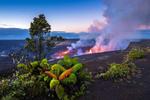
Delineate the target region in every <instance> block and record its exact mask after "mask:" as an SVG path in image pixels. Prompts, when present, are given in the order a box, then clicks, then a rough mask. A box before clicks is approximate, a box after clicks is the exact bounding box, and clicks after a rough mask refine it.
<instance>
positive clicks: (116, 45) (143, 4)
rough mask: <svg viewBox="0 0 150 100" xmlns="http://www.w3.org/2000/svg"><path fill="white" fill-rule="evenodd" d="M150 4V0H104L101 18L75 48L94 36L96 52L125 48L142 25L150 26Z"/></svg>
mask: <svg viewBox="0 0 150 100" xmlns="http://www.w3.org/2000/svg"><path fill="white" fill-rule="evenodd" d="M149 4H150V0H103V5H104V7H105V8H106V9H105V10H104V12H103V15H102V16H101V18H100V20H96V21H94V22H93V24H92V25H91V26H90V27H89V29H88V31H89V32H88V34H86V35H87V37H86V38H85V36H83V37H84V38H83V37H81V38H80V41H78V42H77V43H76V44H73V48H76V47H80V46H82V45H84V46H85V43H86V42H85V40H86V39H88V37H92V38H94V39H95V45H94V46H93V48H92V49H91V50H93V52H95V53H96V52H103V51H112V50H118V49H125V48H126V47H127V46H128V44H129V41H127V40H128V39H131V38H132V37H134V36H135V34H136V31H137V30H138V29H139V28H140V27H141V26H145V27H149V26H150V6H149ZM94 33H96V34H94ZM83 40H84V41H83Z"/></svg>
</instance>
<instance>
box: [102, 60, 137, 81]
mask: <svg viewBox="0 0 150 100" xmlns="http://www.w3.org/2000/svg"><path fill="white" fill-rule="evenodd" d="M135 67H136V66H135V64H134V63H122V64H116V63H113V64H111V65H110V67H109V69H108V70H107V71H106V72H105V73H101V74H100V76H101V77H103V78H104V79H110V78H111V79H116V78H123V77H126V76H127V75H129V74H130V73H132V72H133V71H134V70H135Z"/></svg>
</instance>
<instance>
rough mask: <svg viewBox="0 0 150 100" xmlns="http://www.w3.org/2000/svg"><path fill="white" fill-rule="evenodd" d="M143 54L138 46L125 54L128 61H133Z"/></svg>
mask: <svg viewBox="0 0 150 100" xmlns="http://www.w3.org/2000/svg"><path fill="white" fill-rule="evenodd" d="M144 55H145V53H144V50H142V49H140V48H133V49H132V50H131V51H130V52H129V54H128V55H127V59H128V61H133V60H136V59H139V58H143V57H144Z"/></svg>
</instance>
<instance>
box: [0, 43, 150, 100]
mask: <svg viewBox="0 0 150 100" xmlns="http://www.w3.org/2000/svg"><path fill="white" fill-rule="evenodd" d="M75 41H77V40H65V41H64V42H61V43H59V44H58V45H57V46H56V47H54V48H53V49H52V52H51V53H52V54H55V53H57V52H59V51H65V50H66V47H67V46H69V45H70V44H71V43H73V42H75ZM135 47H138V48H143V49H147V51H148V52H147V53H146V55H145V57H144V58H143V59H138V60H136V61H135V62H134V63H135V64H136V66H137V70H138V71H137V73H136V75H135V76H134V77H128V78H127V79H119V80H115V81H114V80H104V79H101V78H100V79H97V78H95V75H96V74H97V73H99V72H104V71H106V70H107V68H108V66H109V64H111V63H122V62H123V59H124V57H125V55H126V54H127V53H128V52H129V51H130V50H131V49H132V48H135ZM78 58H79V61H80V62H82V63H83V64H84V66H85V68H86V69H87V70H88V71H90V72H92V75H93V77H94V79H93V80H94V81H93V82H92V84H91V85H90V86H89V88H88V90H87V91H86V94H87V95H85V96H83V97H81V98H80V100H92V99H94V100H149V99H148V98H150V67H149V65H150V40H141V41H138V42H131V43H130V45H129V46H128V48H127V49H125V50H116V51H111V52H103V53H93V54H87V55H81V56H78ZM4 60H5V63H3V61H4ZM6 61H7V62H6ZM56 61H57V60H54V59H52V60H49V62H50V63H55V62H56ZM12 65H13V63H12V61H11V59H10V58H7V57H5V59H4V58H3V59H2V58H1V63H0V66H1V68H0V70H1V74H3V75H7V74H10V73H11V72H12V71H13V70H12V69H13V68H14V66H15V65H14V66H12ZM4 66H5V67H4ZM10 66H11V67H10ZM2 72H3V73H2ZM40 99H41V98H38V100H40Z"/></svg>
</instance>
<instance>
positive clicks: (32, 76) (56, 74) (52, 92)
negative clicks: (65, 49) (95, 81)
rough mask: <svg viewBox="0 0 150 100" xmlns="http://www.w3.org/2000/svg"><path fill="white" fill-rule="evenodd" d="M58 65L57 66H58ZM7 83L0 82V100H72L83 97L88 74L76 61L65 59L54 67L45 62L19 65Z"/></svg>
mask: <svg viewBox="0 0 150 100" xmlns="http://www.w3.org/2000/svg"><path fill="white" fill-rule="evenodd" d="M60 62H61V63H60ZM17 68H18V69H17V71H16V73H15V76H13V77H12V78H11V80H8V79H4V80H3V81H1V82H0V84H1V86H0V89H1V90H0V92H1V94H2V95H0V96H1V97H3V99H8V100H9V99H12V100H13V98H16V100H17V99H19V100H22V99H34V98H36V97H38V98H39V97H44V98H46V99H50V98H51V99H60V100H70V99H71V100H73V99H75V98H76V97H78V96H80V95H83V94H84V93H85V89H86V88H87V85H88V82H89V81H90V80H91V78H92V77H91V74H90V73H89V72H87V71H85V70H84V67H83V65H82V64H81V63H79V62H78V59H77V58H70V57H69V56H65V57H64V59H63V60H60V61H58V63H56V64H53V65H51V64H49V63H48V60H47V59H43V60H42V61H34V62H31V63H28V64H19V65H18V66H17Z"/></svg>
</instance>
